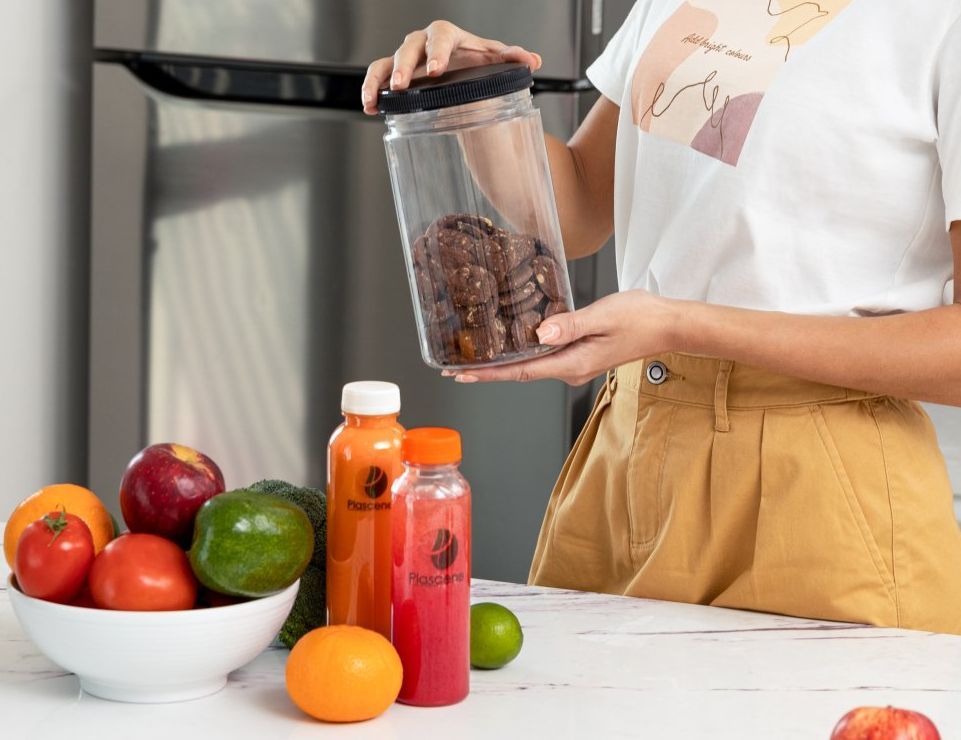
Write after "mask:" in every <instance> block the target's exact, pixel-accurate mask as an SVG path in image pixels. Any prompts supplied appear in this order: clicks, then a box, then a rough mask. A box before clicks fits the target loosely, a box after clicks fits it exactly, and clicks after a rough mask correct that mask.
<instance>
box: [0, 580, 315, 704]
mask: <svg viewBox="0 0 961 740" xmlns="http://www.w3.org/2000/svg"><path fill="white" fill-rule="evenodd" d="M7 583H8V591H7V593H9V594H10V602H11V603H12V604H13V611H14V613H15V614H16V615H17V619H18V620H19V621H20V626H21V627H22V628H23V631H24V632H25V633H26V634H27V636H28V637H29V638H30V639H31V640H33V643H34V644H35V645H36V646H37V647H38V648H39V649H40V651H41V652H42V653H43V654H44V655H46V656H47V657H48V658H49V659H50V660H52V661H53V662H54V663H56V664H57V665H59V666H60V667H61V668H63V669H64V670H67V671H71V672H73V673H76V674H77V677H78V678H79V679H80V686H81V688H83V690H84V691H86V692H87V693H89V694H93V695H94V696H99V697H100V698H102V699H110V700H112V701H126V702H142V703H160V702H174V701H185V700H187V699H198V698H200V697H202V696H207V695H208V694H213V693H215V692H217V691H220V689H222V688H223V687H224V686H225V685H226V683H227V674H228V673H230V672H231V671H233V670H236V669H237V668H240V667H241V666H243V665H246V664H247V663H249V662H250V661H251V660H253V659H254V658H255V657H257V655H258V654H260V652H261V651H263V650H264V649H265V648H266V647H267V646H268V645H270V643H271V642H272V641H273V639H274V637H275V636H276V635H277V632H278V631H279V630H280V628H281V626H282V625H283V623H284V620H286V619H287V615H288V614H289V613H290V609H291V607H292V606H293V604H294V598H295V597H296V596H297V588H298V586H299V584H300V581H297V582H296V583H294V584H293V585H291V586H290V587H289V588H287V589H286V590H284V591H281V592H280V593H277V594H274V595H273V596H267V597H265V598H263V599H254V600H253V601H246V602H243V603H241V604H233V605H231V606H218V607H209V608H206V609H191V610H186V611H172V612H125V611H110V610H107V609H88V608H85V607H79V606H64V605H62V604H54V603H51V602H49V601H42V600H40V599H34V598H31V597H29V596H26V595H24V594H23V593H22V592H21V591H20V590H19V589H18V588H17V584H16V580H15V579H14V577H13V576H10V577H9V578H8V579H7Z"/></svg>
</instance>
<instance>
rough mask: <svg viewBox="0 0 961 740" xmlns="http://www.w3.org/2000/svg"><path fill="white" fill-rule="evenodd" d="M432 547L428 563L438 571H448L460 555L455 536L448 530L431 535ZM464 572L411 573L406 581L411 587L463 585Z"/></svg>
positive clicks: (442, 529)
mask: <svg viewBox="0 0 961 740" xmlns="http://www.w3.org/2000/svg"><path fill="white" fill-rule="evenodd" d="M432 539H433V545H432V546H431V548H430V562H431V563H432V564H433V566H434V568H436V569H437V570H439V571H449V569H450V567H451V566H452V565H454V563H455V562H457V556H458V554H460V544H459V541H458V539H457V535H455V534H454V533H453V532H451V531H450V530H449V529H444V528H441V529H438V530H437V531H436V532H434V535H433V538H432ZM466 578H467V577H466V575H465V574H464V571H462V570H461V571H456V572H453V573H451V572H444V573H432V574H429V575H425V574H423V573H418V572H416V571H411V572H410V573H409V574H408V575H407V581H408V583H410V584H411V585H413V586H428V587H433V586H449V585H451V584H454V583H463V582H464V581H465V580H466Z"/></svg>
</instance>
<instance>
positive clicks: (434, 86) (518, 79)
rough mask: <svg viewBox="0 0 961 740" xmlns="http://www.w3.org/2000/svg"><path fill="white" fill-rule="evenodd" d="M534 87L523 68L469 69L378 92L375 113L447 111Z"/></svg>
mask: <svg viewBox="0 0 961 740" xmlns="http://www.w3.org/2000/svg"><path fill="white" fill-rule="evenodd" d="M533 84H534V77H533V75H532V74H531V71H530V69H529V68H528V67H527V65H525V64H488V65H485V66H483V67H468V68H467V69H457V70H454V71H453V72H445V73H444V74H442V75H441V76H440V77H418V78H417V79H416V80H411V83H410V87H408V88H407V89H406V90H390V89H389V88H388V89H384V90H381V91H380V92H379V93H378V95H377V110H379V111H380V112H381V113H386V114H391V113H417V112H418V111H425V110H437V109H438V108H450V107H451V106H454V105H465V104H467V103H476V102H477V101H478V100H487V99H488V98H496V97H499V96H501V95H508V94H510V93H515V92H519V91H520V90H526V89H527V88H529V87H530V86H531V85H533Z"/></svg>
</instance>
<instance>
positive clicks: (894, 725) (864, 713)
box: [831, 707, 941, 740]
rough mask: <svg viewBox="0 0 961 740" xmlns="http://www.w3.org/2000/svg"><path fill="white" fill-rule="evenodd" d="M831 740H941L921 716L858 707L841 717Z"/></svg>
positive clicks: (899, 711)
mask: <svg viewBox="0 0 961 740" xmlns="http://www.w3.org/2000/svg"><path fill="white" fill-rule="evenodd" d="M831 740H941V735H940V734H939V733H938V728H937V727H935V726H934V723H933V722H932V721H931V720H929V719H928V718H927V717H925V716H924V715H923V714H921V713H920V712H912V711H911V710H910V709H897V708H895V707H857V708H856V709H852V710H851V711H850V712H848V713H847V714H845V715H844V716H843V717H841V721H840V722H838V723H837V725H836V726H835V728H834V732H832V733H831Z"/></svg>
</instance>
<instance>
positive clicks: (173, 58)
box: [94, 49, 365, 113]
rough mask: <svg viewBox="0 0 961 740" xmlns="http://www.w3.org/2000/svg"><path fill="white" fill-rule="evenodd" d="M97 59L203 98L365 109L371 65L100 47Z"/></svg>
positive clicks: (167, 89) (166, 89) (168, 89)
mask: <svg viewBox="0 0 961 740" xmlns="http://www.w3.org/2000/svg"><path fill="white" fill-rule="evenodd" d="M94 59H95V61H97V62H101V63H108V64H119V65H122V66H124V67H126V68H127V69H128V70H130V72H131V73H132V74H133V75H134V76H135V77H137V79H139V80H140V81H141V82H142V83H143V84H144V85H146V86H147V87H150V88H152V89H154V90H156V91H158V92H161V93H164V94H166V95H171V96H175V97H179V98H186V99H190V100H198V101H210V102H222V103H246V104H255V105H272V106H287V107H296V108H324V109H333V110H347V111H356V112H358V113H360V112H362V108H361V104H360V88H361V84H362V83H363V81H364V75H365V70H359V69H352V68H346V67H345V68H331V67H319V66H313V65H306V64H287V63H278V62H257V61H249V60H240V59H238V60H234V59H219V58H213V57H203V56H188V55H181V54H156V53H150V52H132V51H125V50H121V49H97V50H96V51H95V53H94Z"/></svg>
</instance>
